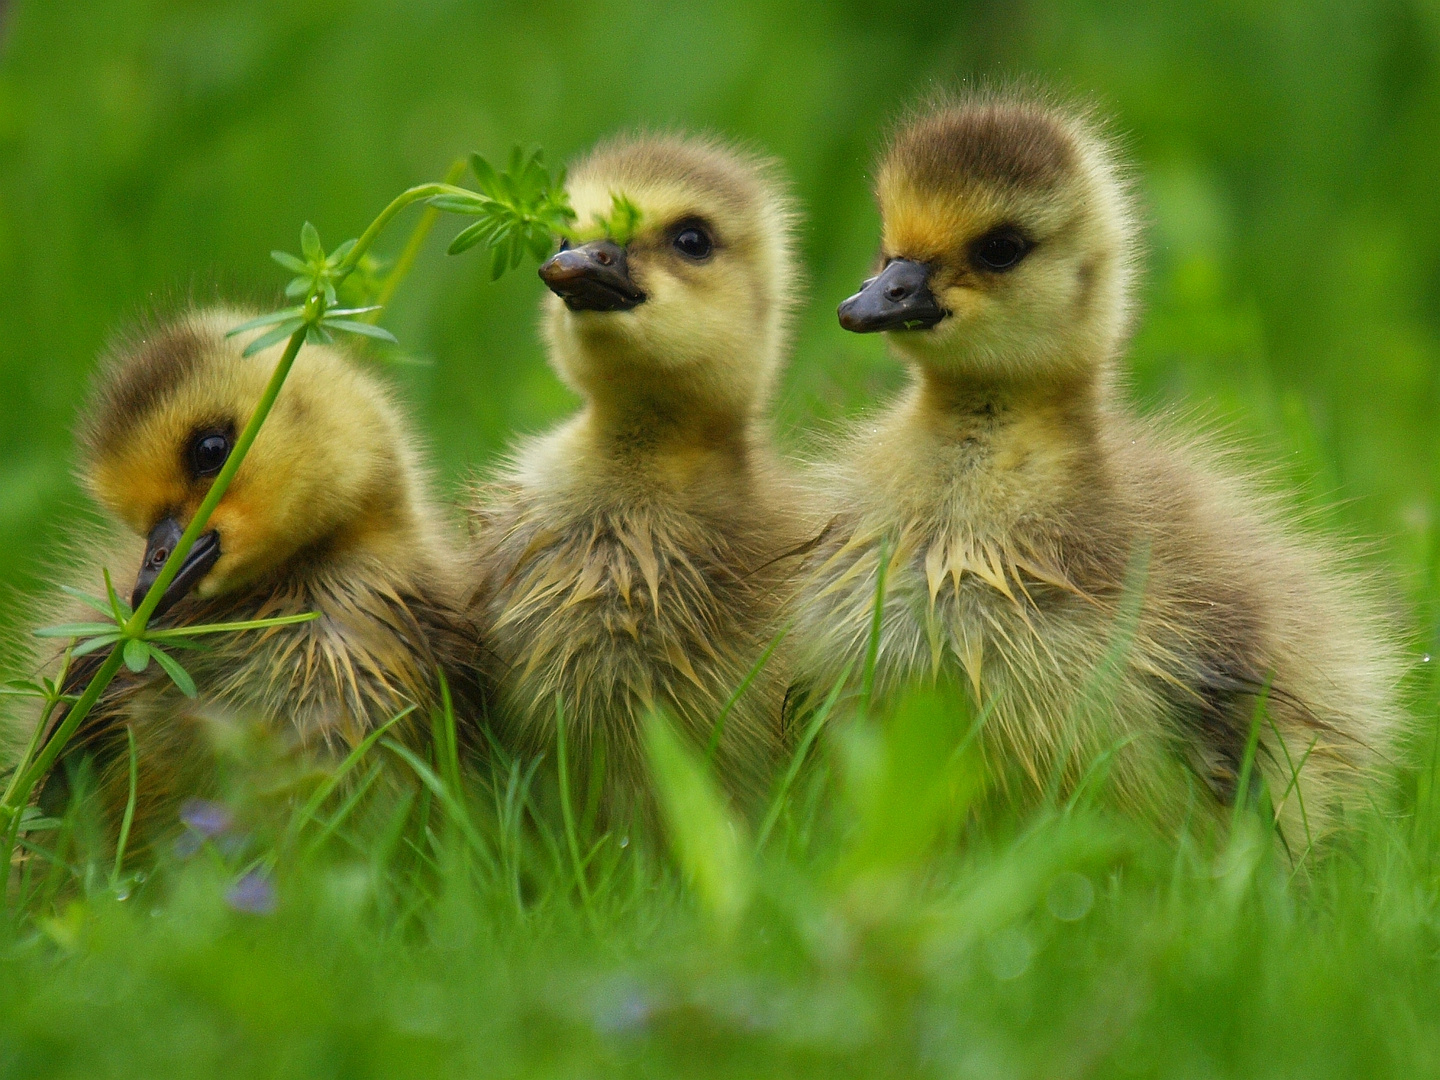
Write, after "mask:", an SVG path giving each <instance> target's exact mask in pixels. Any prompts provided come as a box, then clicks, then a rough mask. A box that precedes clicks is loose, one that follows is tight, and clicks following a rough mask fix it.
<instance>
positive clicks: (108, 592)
mask: <svg viewBox="0 0 1440 1080" xmlns="http://www.w3.org/2000/svg"><path fill="white" fill-rule="evenodd" d="M100 577H101V578H102V579H103V580H104V582H105V596H106V597H107V598H108V599H109V601H110V614H111V615H113V616H114V617H115V621H116V622H117V623H123V622H124V621H125V620H126V619H128V618H130V616H131V615H133V614H135V612H134V609H132V608H131V607H130V602H129V601H128V600H125V599H123V598H122V597H121V596H120V594H119V593H117V592H116V591H115V585H114V583H113V582H111V580H110V571H109V570H106V569H102V570H101V571H100Z"/></svg>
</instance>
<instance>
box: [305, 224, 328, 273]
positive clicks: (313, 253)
mask: <svg viewBox="0 0 1440 1080" xmlns="http://www.w3.org/2000/svg"><path fill="white" fill-rule="evenodd" d="M300 250H301V251H302V252H304V253H305V259H306V261H307V262H309V263H311V264H312V265H313V264H316V263H323V262H324V261H325V248H324V247H322V246H321V244H320V231H319V230H318V229H316V228H315V226H314V225H311V224H310V222H308V221H307V222H305V224H304V225H302V226H301V227H300Z"/></svg>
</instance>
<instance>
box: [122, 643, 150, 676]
mask: <svg viewBox="0 0 1440 1080" xmlns="http://www.w3.org/2000/svg"><path fill="white" fill-rule="evenodd" d="M125 666H126V667H128V668H129V669H130V670H131V671H133V672H135V674H137V675H138V674H140V672H142V671H144V670H145V669H146V668H147V667H149V666H150V646H149V645H147V644H145V642H143V641H141V640H140V639H139V638H131V639H130V640H129V641H127V642H125Z"/></svg>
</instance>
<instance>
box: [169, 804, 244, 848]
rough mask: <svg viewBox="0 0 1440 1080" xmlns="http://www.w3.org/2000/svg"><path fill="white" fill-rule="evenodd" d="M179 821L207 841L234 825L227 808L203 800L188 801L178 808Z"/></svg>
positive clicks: (232, 817)
mask: <svg viewBox="0 0 1440 1080" xmlns="http://www.w3.org/2000/svg"><path fill="white" fill-rule="evenodd" d="M180 820H181V821H183V822H184V823H185V824H186V825H188V826H189V827H190V828H192V829H194V830H195V831H196V832H197V833H199V834H200V835H201V836H203V837H205V839H207V840H213V839H214V838H215V837H217V836H219V835H220V834H221V833H223V832H225V831H226V830H227V829H229V828H230V826H231V825H233V824H235V816H234V815H233V814H231V813H230V810H229V808H228V807H225V806H222V805H221V804H220V803H216V802H207V801H206V800H204V799H189V800H187V801H186V803H185V805H184V806H182V807H180Z"/></svg>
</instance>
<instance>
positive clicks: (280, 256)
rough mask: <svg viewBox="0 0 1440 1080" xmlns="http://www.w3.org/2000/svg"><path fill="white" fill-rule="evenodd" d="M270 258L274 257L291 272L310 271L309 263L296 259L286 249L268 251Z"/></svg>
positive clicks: (304, 272) (305, 272)
mask: <svg viewBox="0 0 1440 1080" xmlns="http://www.w3.org/2000/svg"><path fill="white" fill-rule="evenodd" d="M270 258H272V259H274V260H275V261H276V262H277V263H279V264H280V265H281V266H283V267H284V268H285V269H286V270H289V271H290V272H291V273H292V274H308V273H310V267H309V265H308V264H306V263H304V262H302V261H301V260H299V259H297V258H296V257H295V256H294V255H291V254H290V253H289V252H288V251H272V252H270Z"/></svg>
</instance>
